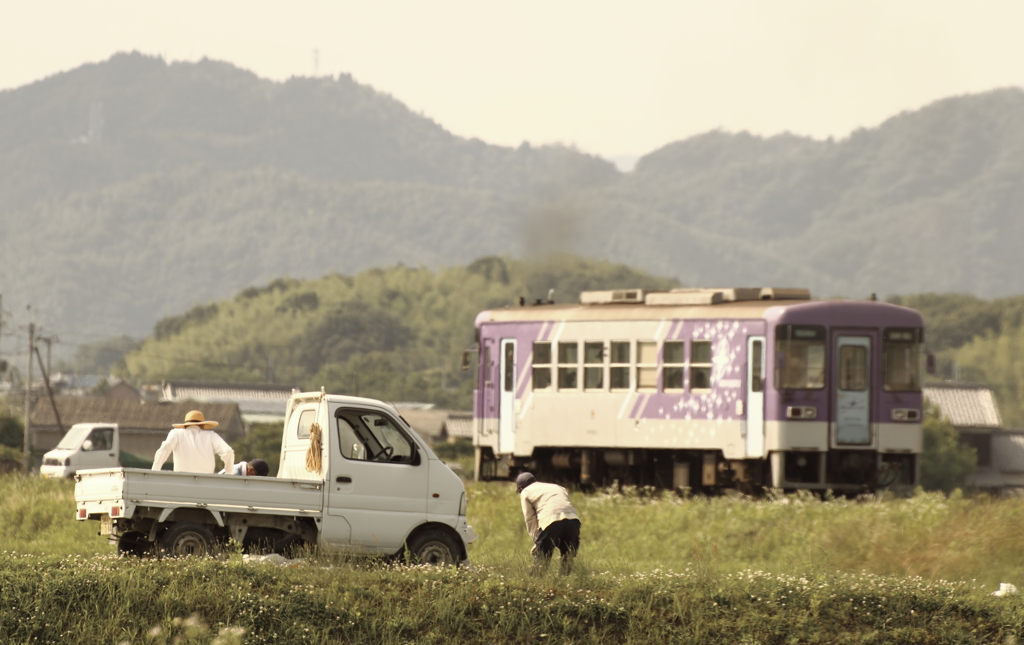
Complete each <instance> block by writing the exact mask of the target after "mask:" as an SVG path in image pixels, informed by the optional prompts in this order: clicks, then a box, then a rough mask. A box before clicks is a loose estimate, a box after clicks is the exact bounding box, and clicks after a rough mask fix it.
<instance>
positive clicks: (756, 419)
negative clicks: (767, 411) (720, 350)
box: [747, 336, 765, 459]
mask: <svg viewBox="0 0 1024 645" xmlns="http://www.w3.org/2000/svg"><path fill="white" fill-rule="evenodd" d="M764 348H765V344H764V336H750V337H749V338H747V457H753V458H757V459H760V458H761V457H764V370H765V351H764Z"/></svg>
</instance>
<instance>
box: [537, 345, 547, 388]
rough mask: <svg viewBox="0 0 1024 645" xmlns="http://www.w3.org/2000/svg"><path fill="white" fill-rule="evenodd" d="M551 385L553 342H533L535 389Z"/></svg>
mask: <svg viewBox="0 0 1024 645" xmlns="http://www.w3.org/2000/svg"><path fill="white" fill-rule="evenodd" d="M550 387H551V343H534V344H533V389H535V390H547V389H549V388H550Z"/></svg>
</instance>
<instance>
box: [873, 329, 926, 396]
mask: <svg viewBox="0 0 1024 645" xmlns="http://www.w3.org/2000/svg"><path fill="white" fill-rule="evenodd" d="M922 331H923V330H921V329H900V328H895V327H888V328H886V330H885V335H884V337H883V341H882V360H883V363H884V372H885V374H884V379H883V387H884V388H885V389H886V390H887V391H889V392H920V391H921V356H922V355H923V352H922V351H921V345H922V341H923V333H922Z"/></svg>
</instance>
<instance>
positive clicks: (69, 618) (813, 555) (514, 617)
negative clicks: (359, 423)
mask: <svg viewBox="0 0 1024 645" xmlns="http://www.w3.org/2000/svg"><path fill="white" fill-rule="evenodd" d="M468 491H469V494H470V507H469V508H470V511H469V514H470V517H469V520H470V523H471V524H473V525H474V527H475V529H476V530H477V532H478V533H479V534H480V536H481V537H480V539H479V540H478V541H477V542H476V543H474V544H473V545H471V547H470V557H471V559H472V561H473V562H474V564H475V566H474V567H473V568H471V569H467V568H463V569H457V570H452V569H450V570H436V569H429V568H427V569H421V568H414V567H403V566H396V565H384V564H380V563H375V562H366V561H348V560H346V559H344V558H340V557H337V556H332V555H330V554H319V553H311V554H309V556H308V557H306V558H304V559H302V560H301V562H300V564H299V566H296V567H295V568H278V567H274V566H272V565H268V564H253V563H247V562H243V561H242V557H241V555H240V554H237V553H234V552H232V551H230V550H226V551H225V552H224V553H223V554H221V555H220V556H219V557H217V558H208V559H200V560H192V559H189V560H180V561H173V560H162V561H157V560H133V559H118V558H116V557H115V556H114V554H113V547H112V546H111V545H108V544H107V543H106V541H105V540H104V539H103V538H100V537H98V536H96V534H95V533H96V530H97V524H96V523H95V522H76V521H75V520H74V519H73V509H74V506H73V499H72V489H71V486H70V484H69V483H68V482H62V481H46V480H40V479H36V478H28V479H26V478H23V477H18V476H9V477H3V478H0V642H4V643H6V642H14V643H29V642H61V643H65V642H66V643H97V642H106V643H112V644H113V643H121V642H128V643H165V642H166V643H170V642H175V640H174V639H176V638H177V639H179V640H178V641H177V642H196V643H211V642H215V641H216V642H221V643H229V642H239V641H244V642H246V643H280V642H312V643H328V642H346V643H350V642H351V643H364V642H365V643H413V642H415V643H442V642H443V643H449V642H460V643H505V642H512V643H520V642H531V643H533V642H541V643H570V642H571V643H607V642H616V643H651V642H659V643H660V642H668V643H739V642H746V643H790V642H828V643H853V642H879V643H881V642H904V643H946V642H948V643H1008V642H1015V641H1013V639H1017V638H1020V637H1021V636H1022V630H1024V598H1021V597H1005V598H993V597H992V596H990V595H989V594H990V593H991V591H992V590H994V589H995V588H996V586H997V583H998V582H1013V583H1015V584H1018V586H1021V587H1022V588H1024V584H1022V583H1024V576H1022V575H1021V574H1022V565H1021V563H1020V561H1019V560H1020V559H1021V558H1020V557H1019V555H1018V553H1019V548H1018V543H1019V536H1021V535H1024V500H1018V499H990V498H974V499H964V498H960V497H953V498H949V499H947V498H945V497H943V496H941V495H931V494H919V495H917V496H915V497H912V498H909V499H882V500H870V501H868V500H862V501H852V500H845V499H836V500H829V501H824V502H823V501H820V500H817V499H815V498H812V497H809V496H777V497H774V498H770V499H766V500H761V501H756V502H755V501H749V500H744V499H739V498H715V499H703V498H694V499H686V500H682V499H678V498H676V497H673V496H669V495H662V496H650V495H647V494H641V493H643V491H640V492H637V491H626V492H625V493H624V494H623V493H619V492H612V491H605V492H600V493H598V494H595V495H590V496H583V495H578V494H573V502H574V504H575V505H576V507H577V509H578V510H579V512H580V515H581V516H582V520H583V536H582V539H583V541H582V551H581V554H580V559H579V562H578V566H577V567H576V569H575V571H574V572H573V573H572V574H571V575H570V576H567V577H560V576H558V575H556V574H555V573H554V571H555V569H556V568H555V567H553V568H552V573H550V574H548V575H542V576H538V577H534V576H531V575H530V574H529V564H530V562H529V556H528V550H529V540H528V538H527V537H526V533H525V529H524V527H523V521H522V517H521V515H520V511H519V504H518V499H517V497H516V496H515V494H514V493H513V492H512V490H511V487H510V486H509V485H507V484H470V485H469V486H468ZM243 631H244V633H242V632H243ZM218 639H219V641H218Z"/></svg>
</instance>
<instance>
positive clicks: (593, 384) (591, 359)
mask: <svg viewBox="0 0 1024 645" xmlns="http://www.w3.org/2000/svg"><path fill="white" fill-rule="evenodd" d="M583 389H584V390H603V389H604V341H596V342H595V341H591V342H586V343H583Z"/></svg>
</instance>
